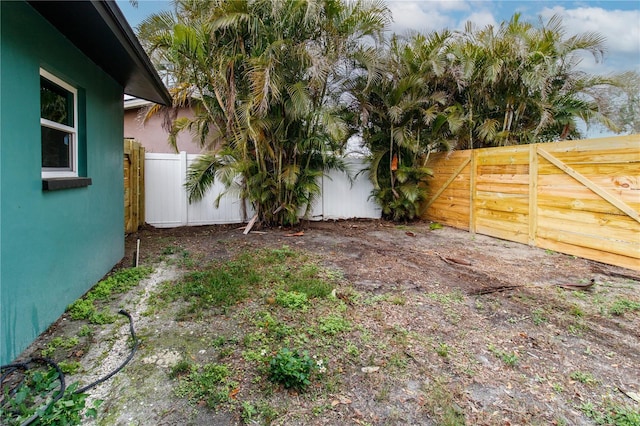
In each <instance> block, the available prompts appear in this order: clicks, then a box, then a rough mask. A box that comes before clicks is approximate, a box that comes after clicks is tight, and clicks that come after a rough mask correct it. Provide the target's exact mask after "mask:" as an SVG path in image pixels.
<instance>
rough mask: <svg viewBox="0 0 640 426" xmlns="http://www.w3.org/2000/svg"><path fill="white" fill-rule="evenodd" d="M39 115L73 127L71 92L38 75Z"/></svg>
mask: <svg viewBox="0 0 640 426" xmlns="http://www.w3.org/2000/svg"><path fill="white" fill-rule="evenodd" d="M40 116H41V117H42V118H46V119H47V120H51V121H55V122H56V123H60V124H64V125H66V126H70V127H73V93H71V92H69V91H68V90H65V89H63V88H62V87H60V86H58V85H57V84H55V83H52V82H51V81H49V80H47V79H46V78H44V77H40Z"/></svg>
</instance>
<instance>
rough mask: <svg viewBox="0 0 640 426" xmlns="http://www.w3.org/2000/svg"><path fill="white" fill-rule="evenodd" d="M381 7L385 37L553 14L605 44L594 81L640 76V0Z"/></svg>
mask: <svg viewBox="0 0 640 426" xmlns="http://www.w3.org/2000/svg"><path fill="white" fill-rule="evenodd" d="M117 3H118V6H119V7H120V9H121V10H122V12H123V13H124V15H125V17H126V18H127V20H128V21H129V24H130V25H131V27H132V28H134V29H135V28H136V27H137V26H138V24H139V23H140V22H141V21H142V20H144V19H145V18H146V17H147V16H149V15H150V14H152V13H157V12H160V11H168V10H171V9H172V3H171V2H170V1H160V0H138V4H137V7H134V6H132V4H131V3H130V2H129V0H117ZM386 4H387V6H388V7H389V9H390V10H391V13H392V15H393V22H392V24H391V26H390V31H392V32H395V33H398V34H405V33H407V31H411V30H415V31H420V32H431V31H440V30H443V29H449V30H459V29H462V28H463V27H464V25H465V23H466V22H467V21H471V22H473V23H474V24H475V25H476V26H477V27H479V28H482V27H484V26H486V25H490V24H491V25H499V24H500V22H502V21H507V20H509V19H510V18H511V17H512V16H513V14H514V13H516V12H519V13H520V14H521V19H522V20H525V21H529V22H533V23H537V22H538V19H539V17H542V19H543V20H544V21H547V20H548V19H549V18H550V17H551V16H553V15H554V14H558V15H560V16H561V17H562V22H563V24H564V26H565V29H566V32H567V34H568V35H573V34H578V33H582V32H590V31H597V32H599V33H600V34H602V35H604V36H605V38H606V46H607V52H608V53H607V55H606V56H605V59H604V62H601V63H599V64H597V63H595V61H594V60H593V59H592V58H591V57H585V59H583V62H582V63H581V66H580V67H581V68H582V69H583V70H585V71H587V72H589V73H591V74H597V75H606V74H610V73H614V72H620V71H627V70H635V71H638V72H640V0H619V1H612V0H591V1H585V0H582V1H573V0H571V1H568V0H564V1H562V0H561V1H558V0H537V1H531V0H529V1H528V0H418V1H410V0H387V1H386Z"/></svg>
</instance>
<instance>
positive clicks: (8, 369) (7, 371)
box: [0, 309, 138, 426]
mask: <svg viewBox="0 0 640 426" xmlns="http://www.w3.org/2000/svg"><path fill="white" fill-rule="evenodd" d="M118 313H119V314H120V315H124V316H126V317H127V318H128V319H129V331H130V333H131V339H132V340H133V347H132V348H131V352H130V353H129V356H127V358H126V359H125V360H124V361H123V362H122V364H120V366H119V367H118V368H116V369H115V370H113V371H112V372H110V373H109V374H107V375H106V376H104V377H101V378H100V379H98V380H96V381H95V382H92V383H89V384H88V385H87V386H84V387H82V388H80V389H78V390H76V391H75V392H74V393H76V394H80V393H84V392H86V391H88V390H89V389H93V388H94V387H96V386H98V385H99V384H101V383H103V382H106V381H107V380H109V379H110V378H111V377H113V376H114V375H116V374H117V373H118V372H119V371H120V370H122V369H123V368H124V366H125V365H127V364H128V363H129V361H131V359H132V358H133V356H134V355H135V353H136V350H137V349H138V338H137V337H136V332H135V329H134V328H133V318H132V317H131V314H129V312H127V311H125V310H124V309H121V310H120V311H118ZM33 364H47V365H49V366H51V367H53V368H55V369H56V371H57V372H58V380H59V381H60V389H59V390H58V393H57V394H56V396H54V397H53V399H52V400H51V402H49V405H47V407H46V408H45V409H44V410H36V412H35V413H34V414H33V415H32V416H31V417H29V418H28V419H27V420H25V421H24V422H23V423H22V424H21V426H27V425H30V424H31V423H33V422H34V421H35V420H36V419H37V418H38V416H39V414H38V412H44V411H46V410H47V409H49V407H50V406H51V405H53V404H54V403H55V402H56V401H57V400H59V399H60V398H62V395H63V394H64V391H65V389H66V385H65V380H64V373H63V372H62V370H61V369H60V366H59V365H58V364H56V363H55V362H54V361H52V360H50V359H48V358H31V359H28V360H27V361H25V362H19V363H15V364H8V365H3V366H1V367H0V371H1V372H2V376H0V388H1V387H2V384H3V383H4V381H5V379H6V378H7V377H8V376H9V375H11V374H12V373H14V372H16V371H27V370H29V369H30V368H31V365H33ZM17 387H18V386H16V387H14V390H15V389H16V388H17ZM10 393H11V392H10Z"/></svg>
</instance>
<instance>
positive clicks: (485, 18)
mask: <svg viewBox="0 0 640 426" xmlns="http://www.w3.org/2000/svg"><path fill="white" fill-rule="evenodd" d="M467 21H471V22H473V23H474V25H475V27H476V28H478V29H480V28H484V27H486V26H487V25H493V26H494V27H495V26H497V25H498V22H496V18H495V17H494V16H493V13H491V12H489V11H478V12H473V13H472V14H470V15H469V16H467V17H466V18H464V19H463V20H462V21H461V22H460V23H459V24H458V28H457V29H463V28H464V25H465V24H466V22H467Z"/></svg>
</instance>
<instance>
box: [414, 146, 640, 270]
mask: <svg viewBox="0 0 640 426" xmlns="http://www.w3.org/2000/svg"><path fill="white" fill-rule="evenodd" d="M466 159H468V160H466ZM463 161H468V163H469V164H468V165H466V166H464V167H463V168H462V169H461V170H458V168H459V166H460V164H462V162H463ZM427 166H428V167H431V168H432V169H433V170H434V174H435V175H434V177H433V178H429V179H427V181H428V184H429V185H430V190H431V193H432V194H437V196H436V197H432V198H431V199H430V201H429V204H426V208H425V210H424V214H423V215H422V217H423V218H424V219H431V220H437V221H438V222H440V223H444V224H447V225H450V226H454V227H457V228H463V229H469V230H470V231H471V232H478V233H482V234H486V235H491V236H494V237H498V238H504V239H508V240H511V241H517V242H523V243H528V244H530V245H535V246H538V247H542V248H548V249H551V250H556V251H559V252H563V253H567V254H572V255H576V256H581V257H585V258H588V259H593V260H598V261H601V262H606V263H610V264H613V265H619V266H623V267H627V268H632V269H636V270H640V135H630V136H619V137H613V138H601V139H592V140H583V141H564V142H557V143H547V144H533V145H522V146H516V147H500V148H485V149H479V150H475V151H458V152H456V153H453V154H437V155H432V156H431V157H430V159H429V162H428V163H427ZM439 171H442V172H444V171H446V175H445V176H438V172H439ZM456 171H457V172H458V173H457V175H456V176H454V177H452V176H451V175H452V174H454V173H455V172H456ZM463 182H465V183H466V185H464V184H463ZM445 183H446V184H447V188H446V189H442V188H441V185H443V184H445ZM439 185H440V186H439Z"/></svg>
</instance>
